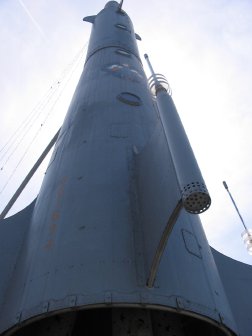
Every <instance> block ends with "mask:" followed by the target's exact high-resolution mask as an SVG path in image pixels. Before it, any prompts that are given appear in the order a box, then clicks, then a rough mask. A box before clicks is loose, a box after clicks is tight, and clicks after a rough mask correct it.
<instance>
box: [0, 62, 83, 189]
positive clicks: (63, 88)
mask: <svg viewBox="0 0 252 336" xmlns="http://www.w3.org/2000/svg"><path fill="white" fill-rule="evenodd" d="M80 61H81V58H80V59H79V60H78V63H77V62H76V64H75V67H74V69H72V72H71V74H70V75H69V78H68V79H67V81H66V82H65V84H64V86H63V87H62V90H61V92H60V94H59V95H58V97H57V98H56V100H55V101H54V103H53V105H52V106H51V108H50V111H49V112H48V113H47V115H46V118H45V120H44V122H43V123H42V124H41V125H40V128H39V129H38V130H37V132H36V133H35V135H34V137H33V138H32V139H31V141H30V143H29V144H28V146H27V147H26V149H25V151H24V153H23V155H22V156H21V158H20V160H19V161H18V163H17V165H16V166H15V168H14V169H13V171H12V173H11V174H10V176H9V177H8V179H7V181H6V183H5V184H4V185H3V187H2V189H1V190H0V195H1V194H2V192H3V191H4V190H5V189H6V187H7V186H8V184H9V182H10V181H11V179H12V177H13V176H14V174H15V173H16V171H17V169H18V167H19V166H20V164H21V163H22V161H23V159H24V158H25V156H26V154H27V153H28V151H29V149H30V148H31V146H32V144H33V143H34V141H35V140H36V138H37V137H38V135H39V133H40V132H41V129H42V127H43V126H44V124H45V122H46V120H47V119H48V117H49V115H50V114H51V111H52V110H53V109H54V107H55V105H56V104H57V102H58V100H59V99H60V97H61V96H62V94H63V91H64V90H65V88H66V86H67V84H68V83H69V81H70V79H71V78H72V76H73V74H74V72H75V70H76V69H77V67H78V65H79V63H80Z"/></svg>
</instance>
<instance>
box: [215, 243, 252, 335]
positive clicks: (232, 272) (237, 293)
mask: <svg viewBox="0 0 252 336" xmlns="http://www.w3.org/2000/svg"><path fill="white" fill-rule="evenodd" d="M212 253H213V257H214V260H215V263H216V266H217V268H218V271H219V274H220V278H221V281H222V284H223V287H224V290H225V292H226V295H227V299H228V301H229V304H230V307H231V310H232V312H233V315H234V318H235V320H236V323H237V326H238V329H239V335H242V336H250V335H251V311H252V291H251V283H252V266H251V265H247V264H244V263H242V262H239V261H237V260H233V259H232V258H229V257H227V256H225V255H223V254H221V253H220V252H218V251H216V250H214V249H213V248H212Z"/></svg>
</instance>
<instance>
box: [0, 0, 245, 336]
mask: <svg viewBox="0 0 252 336" xmlns="http://www.w3.org/2000/svg"><path fill="white" fill-rule="evenodd" d="M85 21H88V22H90V23H92V25H93V26H92V34H91V38H90V42H89V48H88V53H87V59H86V62H85V67H84V70H83V73H82V75H81V78H80V81H79V84H78V86H77V88H76V91H75V94H74V97H73V99H72V102H71V105H70V107H69V110H68V113H67V116H66V118H65V121H64V123H63V126H62V128H61V131H60V134H59V138H58V140H57V143H56V147H55V150H54V153H53V154H52V158H51V161H50V163H49V166H48V168H47V172H46V175H45V178H44V181H43V184H42V187H41V190H40V192H39V195H38V198H37V200H36V201H35V202H34V203H33V204H31V205H30V206H29V207H28V208H27V209H25V210H23V211H22V212H20V213H19V214H17V215H15V216H12V217H10V218H8V219H6V220H4V221H3V223H1V224H2V225H1V230H2V231H1V236H4V237H6V240H7V241H8V246H7V247H6V245H4V244H3V246H4V249H3V251H8V253H5V256H4V253H1V256H2V258H1V259H0V262H1V267H2V269H3V270H4V272H3V274H4V275H3V277H2V278H1V282H0V289H1V290H0V310H1V312H4V314H1V317H0V333H4V332H6V331H7V335H15V336H19V335H22V332H23V333H24V334H28V331H29V332H30V333H31V334H38V335H47V332H48V328H49V327H50V328H52V329H51V330H55V333H56V332H59V330H65V332H68V333H69V334H71V335H78V332H79V331H78V332H77V331H76V330H77V329H78V323H80V320H82V323H83V324H84V325H85V324H86V325H89V324H92V325H93V328H95V326H97V325H98V324H99V323H98V322H97V321H99V322H100V321H104V320H106V321H108V320H109V319H110V318H111V321H113V323H112V324H113V325H114V326H116V327H115V328H116V330H126V331H127V330H128V329H127V328H126V327H125V326H127V327H128V326H129V325H130V324H131V325H136V323H139V321H140V320H143V321H144V322H146V323H144V325H145V327H144V328H143V330H145V333H146V334H147V335H156V336H158V335H160V333H161V331H160V332H159V331H158V328H156V329H155V328H154V326H155V325H156V327H157V325H158V324H159V322H158V323H156V324H155V323H154V322H153V323H152V324H151V321H161V320H162V319H163V321H162V323H163V322H164V321H165V320H166V319H168V320H169V321H170V323H171V325H175V324H176V323H177V325H179V324H181V321H182V320H183V318H184V320H183V321H184V322H185V321H186V323H187V325H190V328H192V330H196V329H197V328H198V326H199V325H200V326H201V327H202V330H203V334H204V333H205V334H207V332H210V331H211V332H213V333H214V332H215V333H216V334H217V335H222V336H223V335H230V333H232V331H233V332H237V327H236V322H235V320H234V318H233V314H232V312H231V309H230V305H229V302H228V300H227V298H226V294H225V291H224V289H223V285H222V282H221V280H220V277H219V273H218V270H217V268H216V265H215V261H214V258H213V255H212V252H211V250H210V247H209V245H208V243H207V240H206V237H205V235H204V231H203V228H202V225H201V223H200V221H199V218H198V216H195V215H191V214H190V213H188V212H187V211H185V210H184V209H180V211H179V212H178V213H176V216H175V217H174V216H173V214H174V209H176V206H177V204H178V202H180V200H181V187H180V184H181V185H183V183H187V181H188V180H187V178H186V179H185V180H183V171H182V172H180V173H178V167H176V165H175V161H176V156H175V155H176V149H177V151H180V150H181V148H180V147H177V148H176V146H177V145H176V143H175V142H174V143H175V144H174V146H173V147H172V145H171V141H170V140H172V139H170V140H169V141H167V139H168V136H171V137H176V134H173V133H171V134H170V131H171V132H172V130H170V129H169V128H166V125H165V123H166V121H165V120H162V121H161V120H160V115H159V113H160V110H161V105H160V106H159V111H158V110H157V106H156V102H155V101H154V100H153V97H152V95H151V92H150V90H149V86H148V81H147V78H146V76H145V73H144V71H143V67H142V63H141V60H140V57H139V53H138V49H137V45H136V38H139V37H138V35H136V34H135V33H134V28H133V25H132V23H131V21H130V18H129V17H128V15H127V14H126V13H125V12H124V11H123V10H122V9H121V8H120V7H119V5H118V3H117V2H116V1H110V2H108V4H107V5H106V6H105V8H104V9H103V10H102V11H101V12H100V13H98V14H97V15H95V16H89V17H86V18H85ZM165 100H166V98H165ZM161 103H162V102H161ZM164 104H166V103H165V102H164ZM169 104H171V103H170V102H169ZM174 123H176V125H177V126H176V127H180V125H179V123H178V122H177V121H176V120H174ZM168 127H169V125H168ZM168 133H169V134H168ZM189 164H190V165H191V164H194V163H193V162H188V165H189ZM189 168H190V167H189ZM189 168H188V169H189ZM188 171H189V170H188ZM192 178H193V179H191V180H190V181H189V182H194V181H195V182H197V181H200V180H199V178H198V176H197V177H195V176H192ZM179 179H181V183H178V180H179ZM187 184H188V183H187ZM185 199H187V198H185ZM184 207H185V208H186V202H184ZM197 211H198V210H197ZM170 218H173V219H174V220H173V224H175V225H174V226H173V230H172V232H171V233H170V237H169V241H168V243H167V244H163V245H162V255H161V256H162V258H161V259H159V263H158V264H157V263H156V264H155V265H157V266H158V268H157V269H156V270H155V273H152V275H153V274H154V276H153V286H152V287H148V286H147V285H146V284H147V281H148V277H149V274H150V270H151V269H152V264H153V258H154V256H155V255H156V252H157V250H158V247H159V243H160V240H161V239H162V235H163V233H164V231H165V229H166V227H167V221H168V222H169V219H170ZM7 237H9V238H10V239H7ZM3 243H4V242H3ZM3 251H2V252H3ZM119 307H120V308H119ZM120 309H121V310H120ZM127 309H128V310H127ZM134 309H135V310H134ZM133 312H134V314H133ZM63 313H65V315H64V314H63ZM92 314H93V315H92ZM169 314H171V315H169ZM174 314H175V315H174ZM133 315H134V316H133ZM154 315H155V316H154ZM90 316H91V317H92V318H90ZM111 316H112V317H111ZM122 316H123V318H122ZM172 316H173V317H174V316H175V317H176V319H177V320H176V319H175V320H176V321H173V318H172ZM186 318H187V319H186ZM78 321H79V322H78ZM90 321H93V322H94V323H89V322H90ZM124 321H128V322H127V323H128V324H126V325H125V324H124V323H126V322H124ZM137 321H138V322H137ZM202 321H203V322H202ZM114 322H115V323H114ZM133 322H134V323H133ZM112 324H111V325H112ZM92 325H91V326H90V328H92ZM111 325H110V327H111ZM66 326H67V327H66ZM124 327H125V328H124ZM166 327H167V326H166ZM26 328H27V329H26ZM76 328H77V329H76ZM113 328H114V327H113ZM123 328H124V329H123ZM193 328H194V329H193ZM126 331H125V333H126ZM39 332H40V334H39ZM19 333H20V334H19ZM180 333H181V335H186V333H185V331H183V330H180ZM93 334H95V333H93ZM114 334H116V332H114ZM192 334H193V333H192ZM246 336H247V335H246Z"/></svg>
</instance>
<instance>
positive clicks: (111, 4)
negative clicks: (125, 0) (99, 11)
mask: <svg viewBox="0 0 252 336" xmlns="http://www.w3.org/2000/svg"><path fill="white" fill-rule="evenodd" d="M118 6H119V3H118V2H117V1H109V2H107V3H106V5H105V7H104V8H108V7H115V8H117V7H118Z"/></svg>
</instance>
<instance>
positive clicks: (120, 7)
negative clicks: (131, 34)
mask: <svg viewBox="0 0 252 336" xmlns="http://www.w3.org/2000/svg"><path fill="white" fill-rule="evenodd" d="M122 5H123V0H121V2H120V4H119V6H118V11H119V12H120V11H121V10H122Z"/></svg>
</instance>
